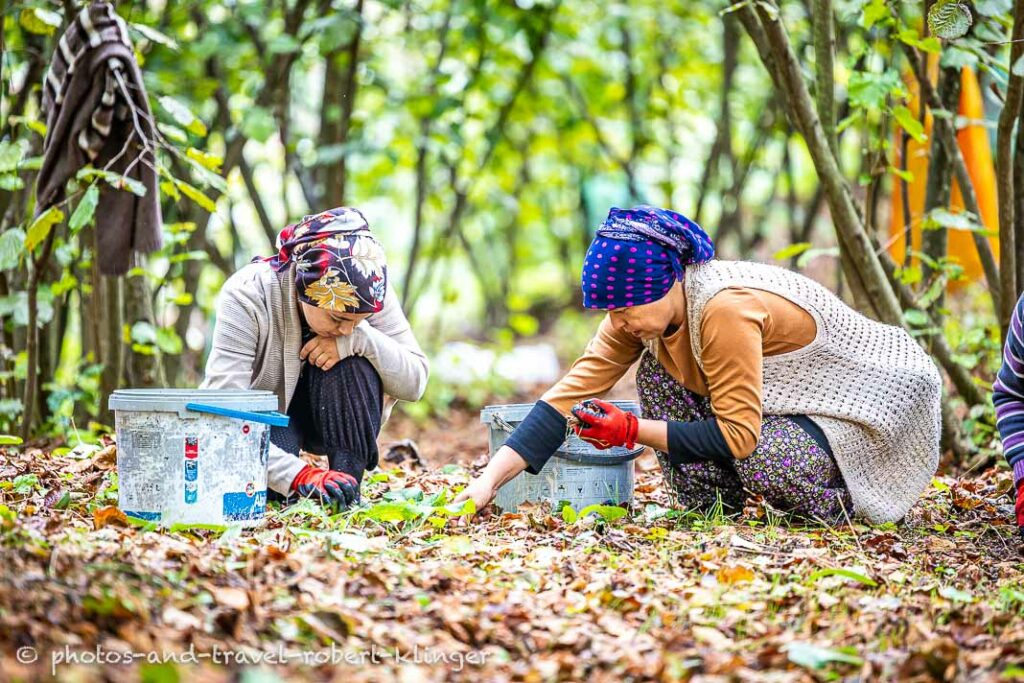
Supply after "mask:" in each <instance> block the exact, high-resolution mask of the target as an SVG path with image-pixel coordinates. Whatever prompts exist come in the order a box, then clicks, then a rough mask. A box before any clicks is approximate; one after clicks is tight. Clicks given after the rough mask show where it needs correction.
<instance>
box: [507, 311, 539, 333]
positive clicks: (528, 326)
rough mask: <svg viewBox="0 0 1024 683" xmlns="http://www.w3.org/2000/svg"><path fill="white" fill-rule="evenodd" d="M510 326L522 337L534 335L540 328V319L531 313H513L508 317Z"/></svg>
mask: <svg viewBox="0 0 1024 683" xmlns="http://www.w3.org/2000/svg"><path fill="white" fill-rule="evenodd" d="M508 326H509V327H511V328H512V331H513V332H515V333H516V334H518V335H519V336H520V337H532V336H534V335H535V334H537V332H538V330H540V321H539V320H537V318H535V317H534V316H532V315H530V314H529V313H513V314H511V315H510V316H509V317H508Z"/></svg>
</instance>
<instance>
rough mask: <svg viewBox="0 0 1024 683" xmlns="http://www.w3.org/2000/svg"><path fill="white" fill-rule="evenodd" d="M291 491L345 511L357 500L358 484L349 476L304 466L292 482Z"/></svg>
mask: <svg viewBox="0 0 1024 683" xmlns="http://www.w3.org/2000/svg"><path fill="white" fill-rule="evenodd" d="M292 491H295V492H296V493H298V494H299V495H300V496H305V497H307V498H318V499H319V500H320V502H321V503H336V504H337V505H338V506H339V507H340V508H342V509H345V508H347V507H348V506H349V505H352V504H353V503H355V502H356V501H358V500H359V482H357V481H356V480H355V477H353V476H352V475H350V474H345V473H344V472H337V471H335V470H325V469H322V468H320V467H313V466H312V465H306V466H305V467H303V468H302V469H301V470H299V473H298V474H296V475H295V479H293V480H292Z"/></svg>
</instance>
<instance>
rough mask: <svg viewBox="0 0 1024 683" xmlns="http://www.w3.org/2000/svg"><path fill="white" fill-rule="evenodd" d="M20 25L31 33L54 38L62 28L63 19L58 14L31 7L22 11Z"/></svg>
mask: <svg viewBox="0 0 1024 683" xmlns="http://www.w3.org/2000/svg"><path fill="white" fill-rule="evenodd" d="M18 23H20V24H21V27H22V28H23V29H25V30H26V31H28V32H29V33H35V34H36V35H39V36H52V35H53V34H54V33H56V32H57V29H59V28H60V23H61V18H60V15H59V14H57V13H56V12H51V11H50V10H47V9H42V8H40V7H29V8H27V9H23V10H22V11H21V16H20V17H18Z"/></svg>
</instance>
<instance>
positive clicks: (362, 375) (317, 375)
mask: <svg viewBox="0 0 1024 683" xmlns="http://www.w3.org/2000/svg"><path fill="white" fill-rule="evenodd" d="M308 372H310V373H312V374H311V375H310V378H309V379H310V385H311V387H312V388H313V390H314V392H315V393H320V394H324V393H328V394H332V393H333V394H347V393H351V392H352V390H353V389H354V388H359V390H360V392H369V393H370V394H371V395H372V396H374V397H375V398H378V397H379V398H381V400H383V394H384V382H383V380H382V379H381V377H380V373H379V372H377V368H375V367H374V366H373V363H371V362H370V361H368V360H367V359H365V358H363V357H362V356H349V357H348V358H342V359H341V360H340V361H338V362H337V363H335V364H334V366H333V367H331V368H330V369H329V370H321V369H320V368H318V367H316V366H315V365H311V366H309V367H308Z"/></svg>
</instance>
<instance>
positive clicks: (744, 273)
mask: <svg viewBox="0 0 1024 683" xmlns="http://www.w3.org/2000/svg"><path fill="white" fill-rule="evenodd" d="M684 282H685V290H686V302H687V306H688V318H689V325H690V339H691V341H692V344H693V355H694V357H695V358H696V361H697V364H698V365H699V366H700V367H701V368H703V364H702V362H701V354H700V349H701V345H700V320H701V315H702V313H703V310H704V306H705V305H706V304H707V302H708V301H709V300H710V299H711V297H713V296H714V295H715V294H717V293H718V292H719V291H721V290H722V289H725V288H727V287H735V286H740V287H749V288H753V289H760V290H764V291H767V292H772V293H774V294H778V295H780V296H783V297H785V298H786V299H789V300H790V301H792V302H793V303H795V304H797V305H798V306H800V307H802V308H803V309H805V310H806V311H807V312H808V313H810V314H811V316H812V317H813V318H814V321H815V323H816V324H817V327H818V330H817V335H816V336H815V338H814V340H813V341H812V342H811V343H810V344H808V345H807V346H805V347H803V348H801V349H798V350H796V351H793V352H790V353H785V354H781V355H777V356H769V357H766V358H765V359H764V385H763V397H762V408H763V413H764V414H765V415H794V414H804V415H808V416H809V417H811V418H812V419H813V420H814V421H815V422H816V423H817V424H818V425H819V426H820V427H821V429H822V430H823V431H824V432H825V435H826V436H827V437H828V441H829V444H830V445H831V446H832V451H833V453H834V454H835V458H836V462H837V463H838V464H839V469H840V470H841V471H842V473H843V479H844V480H845V481H846V485H847V487H849V489H850V495H851V497H852V498H853V503H854V510H855V512H857V513H859V514H862V515H863V516H864V517H866V518H867V519H868V520H870V521H872V522H887V521H896V520H899V519H901V518H902V517H903V516H904V515H905V514H906V513H907V510H909V509H910V507H911V506H912V505H913V504H914V502H915V501H916V500H917V499H918V497H919V496H920V495H921V493H922V492H923V491H924V489H925V488H926V487H927V486H928V483H929V482H930V481H931V477H932V475H933V474H934V473H935V469H936V467H937V465H938V461H939V437H940V432H941V416H940V401H941V393H942V381H941V378H940V377H939V373H938V370H937V369H936V368H935V365H934V364H933V363H932V361H931V359H930V358H929V356H928V355H927V354H926V353H925V352H924V350H923V349H922V348H921V347H920V346H919V345H918V344H917V342H915V341H914V339H913V338H912V337H911V336H910V335H909V334H908V333H907V332H906V331H905V330H903V329H902V328H899V327H894V326H891V325H884V324H882V323H879V322H875V321H873V320H870V319H868V318H866V317H864V316H863V315H861V314H860V313H857V312H856V311H854V310H853V309H851V308H850V307H848V306H846V305H845V304H844V303H843V302H842V301H840V300H839V298H838V297H836V296H835V295H834V294H832V293H831V292H830V291H828V290H827V289H826V288H825V287H823V286H821V285H819V284H818V283H817V282H814V281H813V280H811V279H809V278H807V277H804V276H803V275H800V274H798V273H794V272H792V271H789V270H785V269H783V268H778V267H776V266H769V265H764V264H759V263H749V262H743V261H711V262H708V263H704V264H700V265H693V266H688V267H687V268H686V279H685V281H684Z"/></svg>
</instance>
